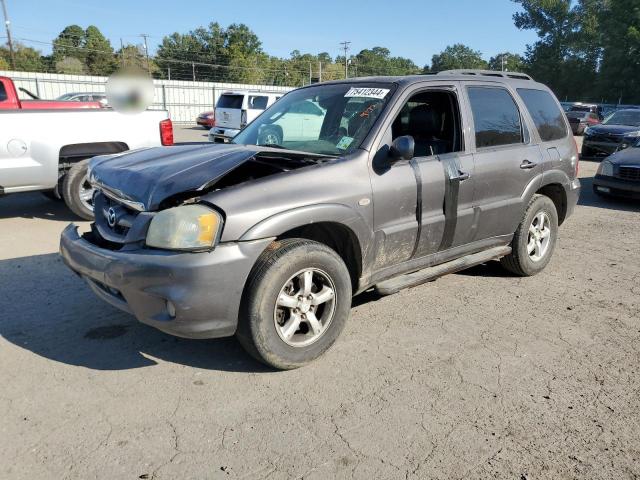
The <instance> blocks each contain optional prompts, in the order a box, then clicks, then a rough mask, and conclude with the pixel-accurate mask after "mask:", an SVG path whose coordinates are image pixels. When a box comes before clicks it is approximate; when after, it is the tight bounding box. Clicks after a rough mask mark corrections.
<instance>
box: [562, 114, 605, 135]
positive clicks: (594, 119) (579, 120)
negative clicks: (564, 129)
mask: <svg viewBox="0 0 640 480" xmlns="http://www.w3.org/2000/svg"><path fill="white" fill-rule="evenodd" d="M565 115H566V116H567V120H569V125H570V126H571V131H572V132H573V134H574V135H582V134H583V133H584V130H585V129H586V128H587V127H590V126H593V125H598V124H599V123H601V120H600V116H599V115H598V114H597V113H593V112H581V111H573V110H570V111H568V112H565Z"/></svg>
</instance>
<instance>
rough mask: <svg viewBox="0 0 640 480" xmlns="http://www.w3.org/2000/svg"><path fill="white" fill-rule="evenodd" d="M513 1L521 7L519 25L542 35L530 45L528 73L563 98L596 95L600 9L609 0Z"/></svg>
mask: <svg viewBox="0 0 640 480" xmlns="http://www.w3.org/2000/svg"><path fill="white" fill-rule="evenodd" d="M513 1H514V2H515V3H518V4H519V5H520V6H521V8H522V10H521V11H519V12H517V13H516V14H514V16H513V18H514V22H515V25H516V27H518V28H520V29H523V30H534V31H535V32H536V33H537V34H538V38H539V40H538V41H537V42H536V43H534V44H533V45H529V46H527V52H526V62H527V69H528V71H529V73H531V74H532V75H533V76H534V78H535V79H536V80H538V81H541V82H543V83H546V84H548V85H549V86H551V88H552V89H553V90H554V91H555V93H556V94H557V95H558V96H559V97H561V98H569V97H571V98H576V96H577V95H581V96H582V97H583V98H584V99H586V98H588V97H591V96H593V95H594V93H595V89H596V82H595V80H596V76H597V69H598V63H599V58H600V53H601V49H600V46H599V42H600V33H599V28H598V17H599V11H600V10H601V9H602V5H603V1H610V0H578V1H572V0H513ZM576 85H580V86H581V90H580V91H579V92H576Z"/></svg>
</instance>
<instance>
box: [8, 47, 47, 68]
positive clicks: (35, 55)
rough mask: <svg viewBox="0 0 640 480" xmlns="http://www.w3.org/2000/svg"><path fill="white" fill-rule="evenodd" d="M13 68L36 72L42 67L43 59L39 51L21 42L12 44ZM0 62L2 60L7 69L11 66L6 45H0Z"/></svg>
mask: <svg viewBox="0 0 640 480" xmlns="http://www.w3.org/2000/svg"><path fill="white" fill-rule="evenodd" d="M13 54H14V59H15V69H16V70H18V71H22V72H38V71H42V70H43V67H44V59H43V57H42V55H41V53H40V52H39V51H38V50H36V49H34V48H31V47H27V46H25V45H22V44H21V43H14V44H13ZM0 62H4V63H6V65H7V68H8V69H9V68H10V67H11V55H10V53H9V49H8V48H7V47H0Z"/></svg>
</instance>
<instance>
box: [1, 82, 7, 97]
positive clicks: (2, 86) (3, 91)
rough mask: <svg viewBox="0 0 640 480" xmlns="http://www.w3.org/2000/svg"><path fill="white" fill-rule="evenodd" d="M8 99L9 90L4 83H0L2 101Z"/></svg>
mask: <svg viewBox="0 0 640 480" xmlns="http://www.w3.org/2000/svg"><path fill="white" fill-rule="evenodd" d="M6 99H7V90H6V89H5V88H4V83H0V102H4V101H5V100H6Z"/></svg>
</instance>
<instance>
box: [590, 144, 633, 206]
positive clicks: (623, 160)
mask: <svg viewBox="0 0 640 480" xmlns="http://www.w3.org/2000/svg"><path fill="white" fill-rule="evenodd" d="M593 191H594V192H595V193H597V194H598V195H613V196H617V197H627V198H635V199H640V139H638V141H636V143H634V144H633V145H632V147H631V148H627V149H625V150H621V151H619V152H616V153H614V154H613V155H611V156H609V157H607V158H606V159H605V160H603V161H602V162H601V163H600V165H599V166H598V171H597V173H596V176H595V178H594V179H593Z"/></svg>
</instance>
